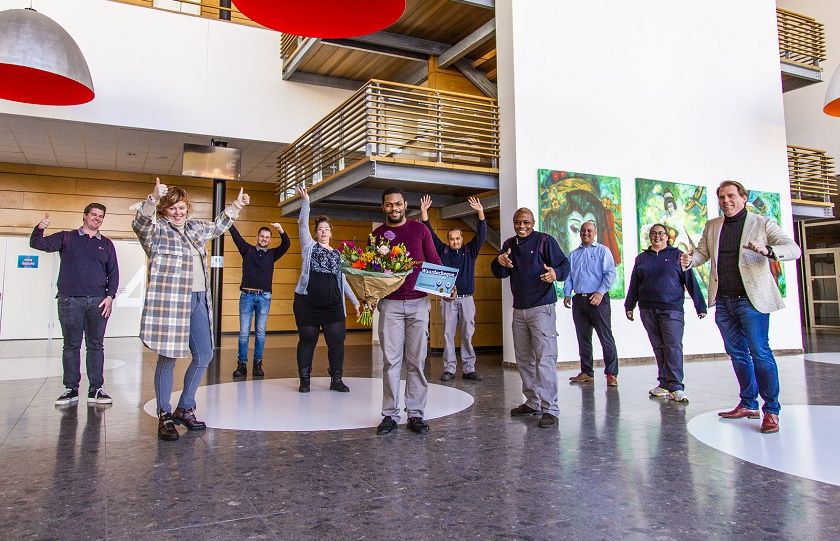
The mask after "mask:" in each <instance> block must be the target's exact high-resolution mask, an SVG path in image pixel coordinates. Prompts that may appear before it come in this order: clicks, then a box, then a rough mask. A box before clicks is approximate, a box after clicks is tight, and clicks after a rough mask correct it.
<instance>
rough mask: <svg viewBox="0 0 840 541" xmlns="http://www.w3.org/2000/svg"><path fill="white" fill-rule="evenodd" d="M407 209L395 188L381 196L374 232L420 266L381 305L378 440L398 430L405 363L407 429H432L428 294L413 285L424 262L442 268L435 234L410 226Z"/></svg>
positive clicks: (414, 223) (399, 192)
mask: <svg viewBox="0 0 840 541" xmlns="http://www.w3.org/2000/svg"><path fill="white" fill-rule="evenodd" d="M406 209H407V205H406V201H405V193H404V192H403V191H402V190H401V189H400V188H396V187H393V188H388V189H386V190H385V191H384V192H383V193H382V211H383V212H384V213H385V223H384V224H382V225H381V226H379V227H377V228H376V229H375V230H374V231H373V235H374V236H375V237H382V238H385V239H387V240H388V242H390V243H391V246H396V245H397V244H400V243H403V244H405V247H406V248H407V250H408V255H409V256H411V258H412V259H414V261H416V262H417V266H416V267H415V268H414V270H413V271H412V273H411V274H409V275H408V276H407V277H406V279H405V282H403V284H402V286H400V288H399V289H397V290H396V291H394V292H393V293H391V294H390V295H388V296H387V297H385V298H384V299H382V300H380V301H379V303H378V305H377V307H378V308H379V328H378V330H379V345H380V347H381V348H382V362H383V368H382V380H383V396H382V417H383V419H382V422H381V423H380V424H379V426H378V427H377V428H376V433H377V434H379V435H381V434H387V433H389V432H391V431H393V430H395V429H396V428H397V421H398V420H399V418H400V410H399V394H400V372H401V370H402V364H403V362H405V363H406V366H407V374H406V381H405V409H406V412H407V413H408V429H409V430H411V431H412V432H416V433H418V434H426V433H427V432H429V425H428V424H426V421H424V420H423V410H424V409H425V408H426V394H427V391H428V387H429V384H428V382H427V381H426V376H425V374H424V373H423V370H424V368H425V365H426V349H427V335H428V329H429V308H430V303H429V298H428V296H427V295H426V293H423V292H420V291H415V290H414V284H415V283H416V282H417V275H418V274H419V273H420V265H422V263H423V262H424V261H428V262H429V263H435V264H437V265H440V264H441V262H440V257H438V254H437V251H436V250H435V243H434V241H433V240H432V234H431V233H430V232H429V230H428V229H427V228H426V227H425V226H424V225H423V224H421V223H420V222H416V221H413V220H407V219H406V217H405V214H406Z"/></svg>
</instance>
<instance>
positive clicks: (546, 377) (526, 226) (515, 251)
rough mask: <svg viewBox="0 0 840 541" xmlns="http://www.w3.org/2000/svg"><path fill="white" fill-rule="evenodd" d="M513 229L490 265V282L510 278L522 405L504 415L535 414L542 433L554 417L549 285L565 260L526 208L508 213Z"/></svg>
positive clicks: (563, 271)
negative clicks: (510, 235) (539, 230)
mask: <svg viewBox="0 0 840 541" xmlns="http://www.w3.org/2000/svg"><path fill="white" fill-rule="evenodd" d="M513 230H514V232H515V233H516V236H514V237H511V238H509V239H507V240H506V241H505V242H504V244H502V250H501V253H500V254H499V256H498V257H497V258H496V259H494V260H493V263H492V265H491V270H492V271H493V276H495V277H496V278H508V277H510V291H511V293H513V349H514V355H515V357H516V367H517V368H518V369H519V376H520V377H521V378H522V393H523V394H524V395H525V403H524V404H521V405H519V406H517V407H515V408H513V409H512V410H510V414H511V415H512V416H514V417H516V416H525V415H541V417H540V421H539V426H540V427H541V428H548V427H552V426H556V425H557V416H558V415H559V413H560V409H559V407H558V405H557V366H556V364H557V323H556V313H555V311H554V305H555V304H556V303H557V293H556V292H555V290H554V282H555V281H556V280H565V279H566V277H567V276H568V275H569V260H568V259H567V258H566V255H565V254H564V253H563V250H561V249H560V245H559V244H557V241H556V240H554V238H553V237H552V236H550V235H547V234H545V233H540V232H538V231H534V213H533V212H531V211H530V210H529V209H527V208H521V209H519V210H517V211H516V212H515V213H514V215H513ZM535 361H536V362H535Z"/></svg>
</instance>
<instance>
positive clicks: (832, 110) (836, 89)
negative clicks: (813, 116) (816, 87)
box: [823, 66, 840, 116]
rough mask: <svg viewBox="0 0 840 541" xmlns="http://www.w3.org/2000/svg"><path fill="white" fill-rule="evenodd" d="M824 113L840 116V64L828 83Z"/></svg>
mask: <svg viewBox="0 0 840 541" xmlns="http://www.w3.org/2000/svg"><path fill="white" fill-rule="evenodd" d="M823 113H825V114H827V115H829V116H840V66H838V67H837V70H836V71H835V72H834V76H833V77H832V78H831V82H830V83H828V91H827V92H826V93H825V105H823Z"/></svg>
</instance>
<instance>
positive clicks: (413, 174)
mask: <svg viewBox="0 0 840 541" xmlns="http://www.w3.org/2000/svg"><path fill="white" fill-rule="evenodd" d="M498 160H499V110H498V104H497V103H496V100H494V99H492V98H485V97H482V96H471V95H465V94H459V93H456V92H445V91H439V90H433V89H429V88H425V87H419V86H411V85H404V84H399V83H393V82H386V81H379V80H372V81H369V82H368V83H367V84H365V85H364V86H363V87H362V88H361V89H359V90H358V91H357V92H356V93H354V94H353V96H351V97H350V98H349V99H347V101H345V102H344V103H343V104H342V105H340V106H339V107H338V108H337V109H335V110H334V111H333V112H332V113H330V114H329V115H327V116H326V117H325V118H324V119H323V120H321V121H320V122H319V123H318V124H316V125H315V126H313V127H312V128H310V129H309V130H308V131H307V132H306V133H304V134H303V135H302V136H301V137H300V138H298V139H297V140H296V141H294V142H293V143H291V144H290V145H289V146H287V147H286V148H285V149H284V150H283V151H282V152H281V154H280V156H279V157H278V159H277V183H276V191H277V195H278V198H279V199H280V206H281V212H282V214H283V215H290V214H293V213H296V212H297V210H299V208H300V200H299V198H298V197H297V196H296V195H295V187H297V186H304V187H306V188H307V189H308V190H309V193H310V199H311V202H312V205H313V208H315V207H316V206H318V207H320V208H323V209H324V210H325V211H326V210H327V209H328V211H329V213H330V215H331V216H341V211H342V210H343V211H345V214H346V216H345V217H347V218H349V219H356V220H365V221H376V220H381V219H382V212H381V210H380V204H381V192H382V189H383V188H385V187H388V186H391V185H399V186H401V187H402V188H403V189H404V190H405V191H406V192H407V194H406V195H407V197H408V200H409V203H410V204H411V205H413V206H416V205H417V202H418V201H419V198H420V194H424V193H429V194H434V200H435V203H436V206H438V205H440V206H447V205H449V204H451V205H455V204H459V203H462V202H463V200H464V198H465V197H468V196H470V195H477V194H483V193H486V192H488V191H489V192H492V191H493V190H497V189H498V173H499V170H498ZM313 212H314V211H313Z"/></svg>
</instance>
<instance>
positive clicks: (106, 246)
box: [29, 203, 120, 406]
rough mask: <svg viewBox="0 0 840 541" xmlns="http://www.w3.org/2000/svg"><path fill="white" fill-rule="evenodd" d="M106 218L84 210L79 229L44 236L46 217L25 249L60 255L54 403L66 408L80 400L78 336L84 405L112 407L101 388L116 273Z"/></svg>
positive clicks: (100, 211)
mask: <svg viewBox="0 0 840 541" xmlns="http://www.w3.org/2000/svg"><path fill="white" fill-rule="evenodd" d="M104 220H105V206H104V205H102V204H100V203H91V204H89V205H88V206H86V207H85V211H84V215H83V216H82V227H80V228H79V229H74V230H72V231H59V232H58V233H53V234H52V235H50V236H48V237H45V236H44V230H45V229H46V228H47V227H49V225H50V215H49V214H45V215H44V219H43V220H41V222H40V223H39V224H38V225H36V226H35V228H34V229H33V230H32V235H31V236H30V238H29V245H30V246H31V247H32V248H34V249H36V250H42V251H44V252H58V253H59V255H60V257H61V267H60V268H59V271H58V321H59V323H61V334H62V335H63V336H64V351H63V352H62V355H61V360H62V363H63V365H64V392H63V393H61V396H59V397H58V399H57V400H56V401H55V404H56V405H57V406H64V405H67V404H71V403H73V402H78V400H79V383H80V382H81V379H82V374H81V362H82V359H81V347H82V335H83V334H84V337H85V344H86V346H87V355H86V362H87V375H88V383H89V387H88V402H90V403H95V404H110V403H111V402H112V400H111V397H110V396H108V395H107V394H106V393H105V391H104V390H103V389H102V385H103V384H104V383H105V377H104V375H103V371H104V367H105V345H104V341H105V326H106V325H107V324H108V318H109V317H110V316H111V303H113V302H114V297H116V296H117V287H118V286H119V285H120V271H119V266H118V265H117V251H116V249H115V248H114V243H113V242H111V240H110V239H109V238H107V237H106V236H104V235H103V234H101V233H100V232H99V228H100V227H101V226H102V222H103V221H104Z"/></svg>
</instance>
